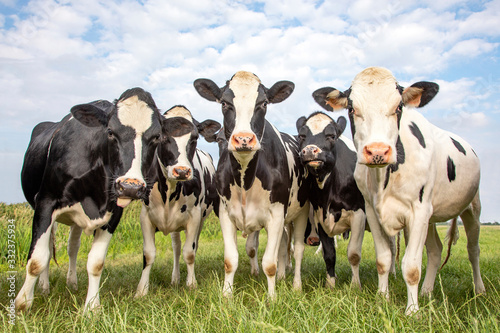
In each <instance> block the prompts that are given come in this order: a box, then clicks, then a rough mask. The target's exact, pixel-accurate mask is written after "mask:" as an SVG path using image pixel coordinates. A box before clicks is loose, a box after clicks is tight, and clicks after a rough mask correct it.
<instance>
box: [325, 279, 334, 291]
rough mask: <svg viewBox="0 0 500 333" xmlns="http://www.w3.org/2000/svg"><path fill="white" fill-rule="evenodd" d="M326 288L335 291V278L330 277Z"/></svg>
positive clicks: (326, 282)
mask: <svg viewBox="0 0 500 333" xmlns="http://www.w3.org/2000/svg"><path fill="white" fill-rule="evenodd" d="M325 287H326V288H328V289H332V290H333V289H335V278H332V277H328V278H326V281H325Z"/></svg>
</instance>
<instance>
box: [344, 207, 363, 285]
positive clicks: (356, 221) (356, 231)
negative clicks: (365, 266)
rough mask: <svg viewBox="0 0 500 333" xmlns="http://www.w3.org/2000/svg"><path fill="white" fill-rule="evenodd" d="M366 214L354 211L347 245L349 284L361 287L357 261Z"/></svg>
mask: <svg viewBox="0 0 500 333" xmlns="http://www.w3.org/2000/svg"><path fill="white" fill-rule="evenodd" d="M365 221H366V215H365V213H364V212H363V211H361V210H360V211H358V212H356V213H354V218H353V219H352V221H351V238H350V239H349V245H348V246H347V259H348V260H349V263H350V264H351V270H352V281H351V286H355V287H358V288H360V289H361V281H360V279H359V262H360V261H361V246H362V245H363V237H364V235H365Z"/></svg>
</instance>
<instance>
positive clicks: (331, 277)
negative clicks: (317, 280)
mask: <svg viewBox="0 0 500 333" xmlns="http://www.w3.org/2000/svg"><path fill="white" fill-rule="evenodd" d="M318 235H319V240H320V241H321V244H322V247H323V260H324V261H325V266H326V283H325V286H326V287H327V288H330V289H333V288H335V279H336V278H337V275H336V274H335V263H336V262H337V251H336V250H335V241H334V240H333V237H329V236H328V235H327V234H326V232H325V230H324V229H323V226H322V225H321V224H318Z"/></svg>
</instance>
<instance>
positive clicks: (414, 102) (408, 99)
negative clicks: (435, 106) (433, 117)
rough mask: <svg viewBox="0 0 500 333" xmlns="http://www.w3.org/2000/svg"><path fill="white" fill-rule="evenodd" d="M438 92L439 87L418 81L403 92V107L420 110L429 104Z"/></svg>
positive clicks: (431, 83) (432, 83)
mask: <svg viewBox="0 0 500 333" xmlns="http://www.w3.org/2000/svg"><path fill="white" fill-rule="evenodd" d="M438 92H439V85H438V84H437V83H434V82H427V81H420V82H417V83H414V84H412V85H411V86H410V87H408V88H406V89H405V90H404V91H403V103H404V105H405V106H412V107H415V108H421V107H423V106H424V105H426V104H427V103H429V102H430V101H431V100H432V99H433V98H434V96H436V95H437V93H438Z"/></svg>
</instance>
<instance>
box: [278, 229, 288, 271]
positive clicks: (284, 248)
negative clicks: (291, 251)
mask: <svg viewBox="0 0 500 333" xmlns="http://www.w3.org/2000/svg"><path fill="white" fill-rule="evenodd" d="M287 254H288V235H287V233H286V230H285V229H283V234H282V235H281V242H280V245H279V249H278V274H277V278H278V280H284V279H285V276H286V266H287V264H288V255H287Z"/></svg>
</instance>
